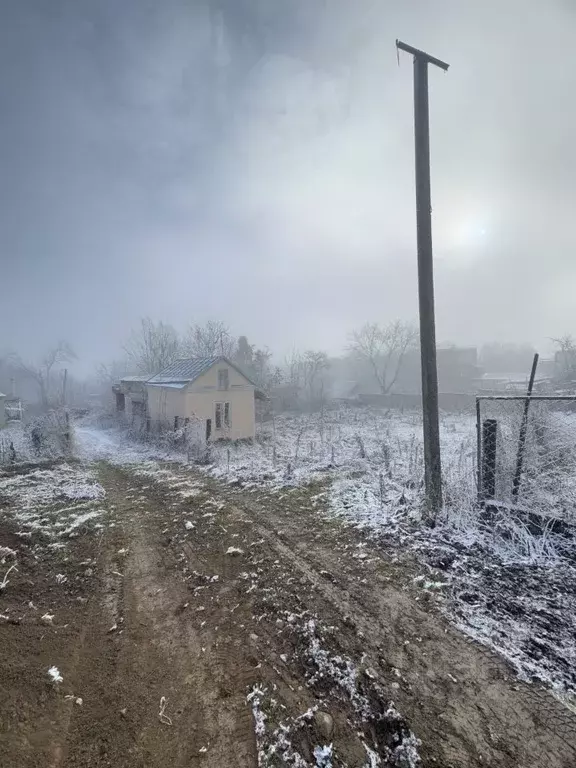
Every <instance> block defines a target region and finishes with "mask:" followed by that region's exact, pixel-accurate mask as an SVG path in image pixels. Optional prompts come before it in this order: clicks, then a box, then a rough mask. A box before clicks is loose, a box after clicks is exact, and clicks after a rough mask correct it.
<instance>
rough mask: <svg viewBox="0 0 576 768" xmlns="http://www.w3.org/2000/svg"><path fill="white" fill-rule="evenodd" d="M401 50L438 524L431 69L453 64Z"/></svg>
mask: <svg viewBox="0 0 576 768" xmlns="http://www.w3.org/2000/svg"><path fill="white" fill-rule="evenodd" d="M396 47H397V48H398V49H400V50H402V51H406V52H407V53H410V54H411V55H412V56H413V57H414V143H415V157H416V239H417V250H418V300H419V309H420V358H421V367H422V415H423V427H424V479H425V485H426V504H427V508H428V516H429V522H430V524H431V525H434V524H435V521H436V517H437V515H438V513H439V511H440V509H441V508H442V465H441V460H440V426H439V419H438V370H437V364H436V327H435V312H434V264H433V260H432V215H431V210H432V204H431V193H430V115H429V108H428V65H429V64H433V65H434V66H437V67H440V69H443V70H444V71H446V70H447V69H448V64H446V63H445V62H443V61H440V60H439V59H435V58H434V57H432V56H429V55H428V54H427V53H424V51H420V50H418V49H417V48H413V47H412V46H411V45H406V43H402V42H401V41H400V40H396Z"/></svg>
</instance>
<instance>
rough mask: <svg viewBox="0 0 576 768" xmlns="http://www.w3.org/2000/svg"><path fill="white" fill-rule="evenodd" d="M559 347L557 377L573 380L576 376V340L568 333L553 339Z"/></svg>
mask: <svg viewBox="0 0 576 768" xmlns="http://www.w3.org/2000/svg"><path fill="white" fill-rule="evenodd" d="M552 341H553V342H554V344H555V345H556V346H557V347H558V354H557V358H556V359H557V362H558V366H557V378H559V379H560V380H564V381H566V380H573V379H575V378H576V340H575V339H574V337H573V336H572V335H571V334H569V333H567V334H565V335H564V336H559V337H558V338H555V339H552Z"/></svg>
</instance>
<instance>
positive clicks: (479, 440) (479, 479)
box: [476, 397, 482, 502]
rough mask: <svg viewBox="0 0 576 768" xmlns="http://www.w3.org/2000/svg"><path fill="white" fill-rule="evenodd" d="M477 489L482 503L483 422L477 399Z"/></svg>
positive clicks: (477, 399) (477, 398)
mask: <svg viewBox="0 0 576 768" xmlns="http://www.w3.org/2000/svg"><path fill="white" fill-rule="evenodd" d="M476 489H477V494H478V501H479V502H481V501H482V422H481V414H480V398H479V397H476Z"/></svg>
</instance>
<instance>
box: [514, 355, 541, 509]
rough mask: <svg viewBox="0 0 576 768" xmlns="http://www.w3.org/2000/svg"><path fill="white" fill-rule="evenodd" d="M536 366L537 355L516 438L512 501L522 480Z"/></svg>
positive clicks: (515, 497)
mask: <svg viewBox="0 0 576 768" xmlns="http://www.w3.org/2000/svg"><path fill="white" fill-rule="evenodd" d="M537 365H538V353H537V352H536V354H535V355H534V360H533V362H532V370H531V371H530V380H529V382H528V392H527V393H526V400H525V401H524V411H523V413H522V421H521V423H520V436H519V438H518V454H517V456H516V470H515V472H514V481H513V482H512V500H513V501H516V499H517V498H518V492H519V491H520V481H521V479H522V462H523V460H524V449H525V447H526V433H527V431H528V409H529V408H530V397H531V396H532V388H533V387H534V378H535V376H536V366H537Z"/></svg>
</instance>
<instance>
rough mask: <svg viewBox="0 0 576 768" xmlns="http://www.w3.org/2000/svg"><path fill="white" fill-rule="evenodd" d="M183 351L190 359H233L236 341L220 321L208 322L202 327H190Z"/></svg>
mask: <svg viewBox="0 0 576 768" xmlns="http://www.w3.org/2000/svg"><path fill="white" fill-rule="evenodd" d="M184 350H185V352H186V354H187V355H189V356H190V357H217V356H218V355H223V356H224V357H234V354H235V351H236V339H235V338H234V337H233V336H232V334H231V333H230V330H229V328H228V326H227V325H226V324H225V323H223V322H222V321H221V320H208V322H207V323H205V324H204V325H199V324H196V325H192V326H190V328H189V330H188V334H187V336H186V338H185V340H184Z"/></svg>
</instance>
